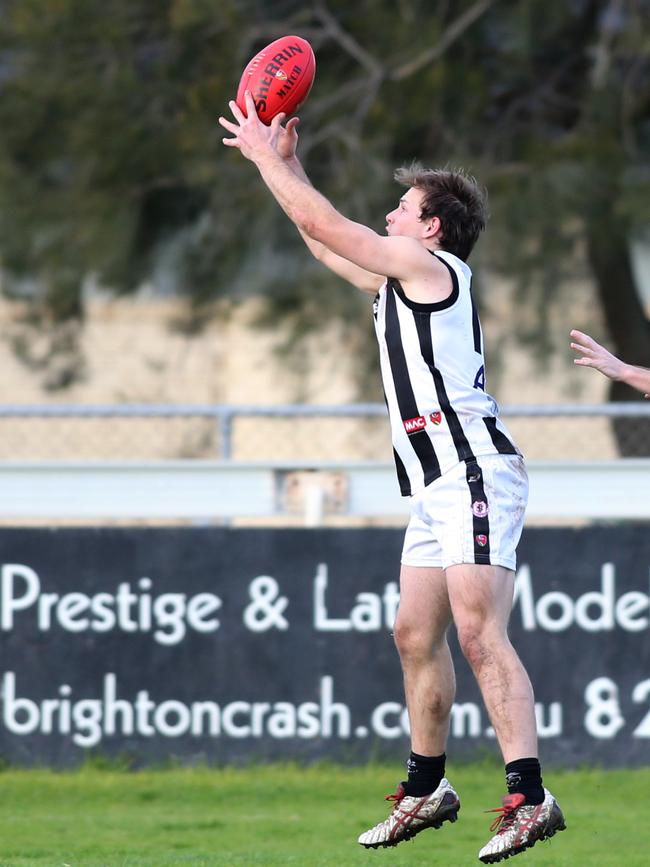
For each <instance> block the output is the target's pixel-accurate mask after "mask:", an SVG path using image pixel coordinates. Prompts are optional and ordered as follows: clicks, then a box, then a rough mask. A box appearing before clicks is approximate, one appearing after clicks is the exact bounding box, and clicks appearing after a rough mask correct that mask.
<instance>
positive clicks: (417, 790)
mask: <svg viewBox="0 0 650 867" xmlns="http://www.w3.org/2000/svg"><path fill="white" fill-rule="evenodd" d="M446 758H447V757H446V755H445V753H443V754H442V755H441V756H420V755H418V754H417V753H411V755H410V756H409V760H408V762H407V763H406V769H407V770H408V772H409V778H408V780H407V782H406V783H405V784H404V789H405V790H406V794H407V795H411V796H412V797H419V796H420V795H430V794H431V792H435V790H436V789H437V788H438V786H439V785H440V780H442V778H443V777H444V775H445V759H446Z"/></svg>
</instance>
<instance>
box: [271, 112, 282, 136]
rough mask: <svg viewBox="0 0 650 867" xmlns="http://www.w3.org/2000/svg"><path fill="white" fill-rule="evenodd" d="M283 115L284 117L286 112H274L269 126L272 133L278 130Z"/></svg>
mask: <svg viewBox="0 0 650 867" xmlns="http://www.w3.org/2000/svg"><path fill="white" fill-rule="evenodd" d="M285 117H286V114H282V113H280V114H276V116H275V117H274V118H273V120H272V121H271V127H270V128H271V133H272V134H274V135H275V134H277V133H278V132H279V131H280V125H281V123H282V121H283V120H284V118H285Z"/></svg>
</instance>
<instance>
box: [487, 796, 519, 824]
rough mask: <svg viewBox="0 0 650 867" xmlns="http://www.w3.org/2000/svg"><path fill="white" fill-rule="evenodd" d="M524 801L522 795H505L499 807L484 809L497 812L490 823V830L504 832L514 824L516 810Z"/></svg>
mask: <svg viewBox="0 0 650 867" xmlns="http://www.w3.org/2000/svg"><path fill="white" fill-rule="evenodd" d="M525 803H526V799H525V797H524V796H523V795H519V796H517V795H507V796H506V797H505V798H504V799H503V805H502V806H501V807H497V808H496V809H495V810H486V811H485V812H486V813H498V814H499V815H498V816H497V817H496V818H495V819H494V821H493V822H492V824H491V825H490V831H495V832H496V833H497V834H505V833H506V831H508V830H509V829H510V828H512V826H513V825H514V823H515V821H516V819H517V810H518V809H519V807H521V806H522V805H523V804H525Z"/></svg>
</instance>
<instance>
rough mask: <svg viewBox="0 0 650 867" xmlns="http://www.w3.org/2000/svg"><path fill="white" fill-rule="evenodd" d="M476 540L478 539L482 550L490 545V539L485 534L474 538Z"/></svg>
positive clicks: (477, 541)
mask: <svg viewBox="0 0 650 867" xmlns="http://www.w3.org/2000/svg"><path fill="white" fill-rule="evenodd" d="M474 538H475V539H476V544H477V545H480V546H481V548H485V546H486V545H487V543H488V538H487V536H486V535H485V533H479V534H478V536H474Z"/></svg>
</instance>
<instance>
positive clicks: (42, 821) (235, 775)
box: [0, 764, 650, 867]
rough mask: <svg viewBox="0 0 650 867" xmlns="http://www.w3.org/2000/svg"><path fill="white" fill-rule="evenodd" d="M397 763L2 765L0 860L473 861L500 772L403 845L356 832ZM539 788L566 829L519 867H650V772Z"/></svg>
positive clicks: (489, 772) (21, 863)
mask: <svg viewBox="0 0 650 867" xmlns="http://www.w3.org/2000/svg"><path fill="white" fill-rule="evenodd" d="M399 772H400V769H399V766H390V767H388V766H377V765H373V766H366V767H351V768H349V769H345V768H342V767H340V766H333V765H322V766H315V767H310V768H307V769H301V768H299V767H296V766H286V765H266V766H260V767H253V768H247V769H244V770H235V769H231V768H227V769H203V768H200V769H190V770H160V771H146V772H131V773H130V772H126V771H114V770H100V769H96V768H91V767H88V768H84V769H81V770H79V771H75V772H67V773H52V772H50V771H40V770H39V771H35V770H8V771H4V772H2V773H1V774H0V792H1V803H2V826H1V833H0V865H1V867H27V865H29V867H144V865H147V867H167V865H205V867H207V865H210V867H217V865H219V867H255V865H264V867H267V865H268V867H271V865H282V867H285V865H301V867H312V865H313V867H326V865H327V867H330V865H331V867H339V865H346V867H347V865H350V867H353V865H354V867H356V865H368V867H388V865H390V867H406V865H428V867H430V865H435V864H440V865H445V867H462V865H470V864H471V865H478V864H479V863H480V862H479V861H478V859H477V857H476V853H477V851H478V849H479V848H480V847H481V846H482V845H483V843H484V842H485V841H486V840H487V838H488V834H489V830H488V828H489V824H490V821H491V819H492V816H490V815H485V813H484V812H483V811H484V810H486V809H488V808H490V807H497V806H499V799H500V796H501V794H503V779H502V772H501V770H500V769H499V768H498V767H497V766H496V765H493V764H480V765H460V766H458V767H455V768H453V767H452V768H449V776H450V779H451V781H452V782H453V784H454V785H455V786H456V788H457V789H458V790H459V793H460V795H461V799H462V809H461V812H460V816H459V821H458V822H456V824H454V825H450V824H449V823H447V824H445V825H444V826H443V827H442V828H441V829H440V830H439V831H434V830H428V831H425V832H423V833H422V834H421V835H420V836H419V837H417V838H416V839H415V840H414V841H411V842H408V843H402V844H401V845H400V846H398V847H397V848H396V849H392V850H390V849H389V850H384V849H381V850H378V851H372V850H371V851H367V850H365V849H363V848H362V847H360V846H358V844H357V843H356V837H357V835H358V834H359V833H360V832H361V831H363V830H365V829H366V828H367V827H369V826H370V825H373V824H375V823H376V822H378V821H379V820H380V819H381V818H383V816H384V815H385V813H386V812H387V810H388V809H389V808H390V805H389V804H387V803H385V802H384V801H383V798H382V796H383V795H384V794H387V793H388V792H390V791H392V790H393V788H394V785H395V783H396V781H397V779H398V777H399ZM545 782H547V783H548V784H549V786H550V787H551V789H552V791H553V793H554V794H555V795H556V797H557V799H558V801H559V802H560V804H561V805H562V808H563V809H564V812H565V814H566V819H567V826H568V828H567V830H566V831H565V832H563V833H562V834H559V835H556V836H555V837H554V838H553V839H552V840H549V841H546V842H544V843H538V844H537V845H536V846H535V848H534V849H531V850H529V851H528V852H526V853H524V854H522V855H519V856H517V859H516V861H514V862H513V861H508V862H507V863H508V864H511V863H514V864H518V865H521V867H523V865H524V864H529V865H548V867H550V865H553V867H563V865H572V867H576V865H578V867H583V865H590V867H647V865H648V864H649V863H650V822H649V821H648V816H647V802H648V797H647V796H648V792H649V791H650V769H642V770H638V771H597V770H583V771H573V772H568V771H556V772H548V773H547V774H546V777H545Z"/></svg>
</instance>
